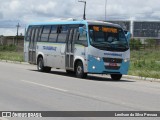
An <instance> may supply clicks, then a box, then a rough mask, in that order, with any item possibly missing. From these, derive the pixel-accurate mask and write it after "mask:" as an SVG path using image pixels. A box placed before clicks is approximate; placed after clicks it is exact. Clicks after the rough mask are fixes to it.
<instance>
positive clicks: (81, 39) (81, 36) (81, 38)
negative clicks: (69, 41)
mask: <svg viewBox="0 0 160 120" xmlns="http://www.w3.org/2000/svg"><path fill="white" fill-rule="evenodd" d="M75 44H80V45H84V46H86V47H87V46H88V42H87V33H86V32H85V31H83V33H78V39H77V40H76V42H75Z"/></svg>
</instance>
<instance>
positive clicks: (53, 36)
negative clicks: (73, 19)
mask: <svg viewBox="0 0 160 120" xmlns="http://www.w3.org/2000/svg"><path fill="white" fill-rule="evenodd" d="M57 28H58V26H57V25H53V26H52V28H51V32H50V35H49V42H56V41H57V35H58V34H57V32H58V31H57Z"/></svg>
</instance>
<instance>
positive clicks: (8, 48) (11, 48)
mask: <svg viewBox="0 0 160 120" xmlns="http://www.w3.org/2000/svg"><path fill="white" fill-rule="evenodd" d="M16 50H17V46H15V45H12V44H11V45H3V46H2V45H0V51H16Z"/></svg>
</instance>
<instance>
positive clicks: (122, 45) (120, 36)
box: [89, 25, 129, 51]
mask: <svg viewBox="0 0 160 120" xmlns="http://www.w3.org/2000/svg"><path fill="white" fill-rule="evenodd" d="M89 34H90V44H91V45H92V46H94V47H96V48H98V49H101V50H108V51H126V50H128V49H129V46H128V42H127V39H126V37H125V34H124V31H123V30H122V29H121V28H115V27H110V26H95V25H92V26H89Z"/></svg>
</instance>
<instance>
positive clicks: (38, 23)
mask: <svg viewBox="0 0 160 120" xmlns="http://www.w3.org/2000/svg"><path fill="white" fill-rule="evenodd" d="M57 24H58V25H63V24H85V25H87V24H88V25H107V26H113V27H118V28H120V25H118V24H113V23H109V22H104V21H94V20H73V21H64V20H59V21H53V22H34V23H31V24H29V26H30V25H57Z"/></svg>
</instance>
